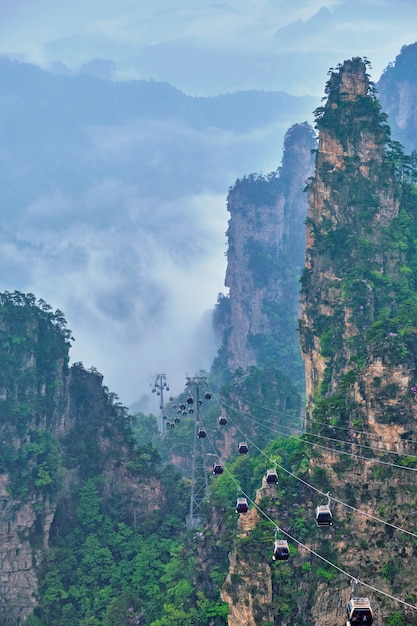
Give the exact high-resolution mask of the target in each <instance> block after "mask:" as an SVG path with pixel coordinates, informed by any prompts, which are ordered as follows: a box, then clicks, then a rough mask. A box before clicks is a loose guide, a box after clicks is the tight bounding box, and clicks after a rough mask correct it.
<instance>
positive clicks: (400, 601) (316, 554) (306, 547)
mask: <svg viewBox="0 0 417 626" xmlns="http://www.w3.org/2000/svg"><path fill="white" fill-rule="evenodd" d="M209 441H210V440H209ZM210 445H212V446H213V444H212V442H211V441H210ZM255 447H256V446H255ZM282 469H284V468H282ZM225 471H226V473H227V474H228V476H229V477H230V478H231V479H232V481H233V482H234V484H235V485H236V487H237V489H238V491H239V492H241V493H242V494H243V496H244V497H245V498H246V499H247V500H249V502H250V503H251V504H252V505H253V506H254V507H255V508H256V509H257V510H258V511H259V513H260V514H261V515H262V516H263V517H264V518H265V519H266V520H268V521H269V522H271V524H273V526H274V528H275V529H276V530H277V531H279V532H281V533H282V534H283V535H285V536H286V537H288V539H290V540H291V541H294V543H296V544H297V545H299V546H301V547H302V548H304V549H305V550H307V551H308V552H310V553H311V554H313V555H314V556H316V557H317V558H319V559H321V560H322V561H323V562H324V563H327V565H330V566H331V567H333V568H334V569H336V570H337V571H338V572H340V573H341V574H344V575H345V576H347V577H348V578H350V579H351V580H352V581H355V583H357V584H360V585H363V586H364V587H367V588H368V589H371V590H372V591H375V592H376V593H380V594H382V595H384V596H385V597H387V598H389V599H390V600H394V601H395V602H399V603H401V604H403V605H404V606H407V607H408V608H410V609H414V610H417V606H415V605H414V604H410V603H409V602H406V601H405V600H402V599H401V598H397V597H396V596H393V595H391V594H390V593H387V592H386V591H383V590H382V589H378V588H377V587H374V586H373V585H370V584H369V583H366V582H365V581H363V580H361V579H359V578H358V577H357V576H353V575H352V574H350V573H349V572H347V571H346V570H344V569H343V568H342V567H339V565H336V564H335V563H333V562H332V561H329V559H326V558H325V557H324V556H322V555H321V554H319V553H318V552H316V551H315V550H313V549H312V548H310V547H309V546H307V545H306V544H305V543H303V542H302V541H299V540H298V539H296V538H295V537H293V536H292V535H290V533H288V532H287V531H286V530H284V529H283V528H281V527H280V526H279V525H278V524H277V523H276V521H275V520H273V519H272V518H271V517H269V515H268V514H267V513H265V511H263V510H262V509H261V507H260V506H259V505H258V504H257V503H256V502H255V501H254V500H252V498H251V497H250V496H249V495H248V494H247V493H245V491H244V490H243V489H242V488H241V486H240V485H239V483H238V482H237V480H236V479H235V477H234V476H233V474H232V473H231V472H229V470H228V468H227V467H225ZM285 471H287V470H285ZM289 473H290V474H291V472H289ZM291 476H294V477H295V478H298V477H297V476H295V475H293V474H291ZM306 484H307V483H306ZM309 486H311V487H312V485H309ZM313 489H315V487H313ZM316 491H318V490H317V489H316ZM319 493H322V492H319ZM325 495H327V494H325ZM405 532H406V531H405Z"/></svg>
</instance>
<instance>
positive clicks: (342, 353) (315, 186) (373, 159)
mask: <svg viewBox="0 0 417 626" xmlns="http://www.w3.org/2000/svg"><path fill="white" fill-rule="evenodd" d="M327 91H328V99H327V103H326V105H325V106H324V107H323V108H322V109H320V110H318V111H317V112H316V113H317V125H318V128H319V130H320V133H319V147H318V152H317V159H316V172H315V176H314V179H313V181H312V183H311V185H310V188H309V192H308V196H309V211H308V216H307V246H306V247H307V253H306V267H305V270H304V276H303V293H302V314H301V323H300V327H301V340H302V350H303V355H304V361H305V366H306V384H307V399H308V402H309V403H310V404H311V403H312V402H313V400H314V394H315V392H316V391H317V390H318V389H320V387H321V386H322V385H325V386H326V390H325V391H326V392H328V391H330V392H333V391H334V390H335V386H336V385H337V383H338V382H339V381H340V378H341V376H342V374H343V372H345V371H346V369H347V367H348V364H349V363H350V360H351V358H352V356H353V355H354V354H355V353H356V349H355V347H356V345H359V344H360V339H359V337H360V336H361V335H363V331H364V330H366V329H367V328H368V327H369V325H370V324H371V323H372V322H373V321H374V320H375V316H376V315H378V313H379V311H378V310H376V307H377V309H378V305H379V304H380V302H379V300H377V301H376V300H375V291H374V288H373V286H372V285H373V283H374V281H375V277H378V276H383V275H384V274H386V273H387V272H391V271H392V270H394V264H395V261H396V259H395V258H393V257H395V256H398V254H397V253H396V252H395V251H392V250H387V249H386V247H385V246H384V243H383V238H384V228H386V227H387V226H389V224H390V223H391V221H392V220H393V218H394V217H396V216H397V214H398V210H399V203H398V198H397V197H396V195H395V186H394V180H393V177H394V175H395V173H394V170H393V167H392V164H391V162H389V161H388V159H387V156H386V143H387V141H388V139H389V130H388V128H387V126H386V124H385V123H384V116H383V115H381V113H380V109H379V105H378V102H377V100H376V99H375V97H374V95H373V92H372V89H371V85H370V83H369V77H368V75H367V72H366V65H365V63H364V62H362V60H361V59H353V60H352V61H349V62H346V63H345V64H344V65H343V66H342V67H341V68H340V69H339V71H338V72H335V73H334V74H333V75H332V77H331V79H330V80H329V83H328V85H327ZM371 274H372V276H373V278H372V277H371V276H370V275H371Z"/></svg>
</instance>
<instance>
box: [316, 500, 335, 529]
mask: <svg viewBox="0 0 417 626" xmlns="http://www.w3.org/2000/svg"><path fill="white" fill-rule="evenodd" d="M316 524H317V526H331V525H332V524H333V519H332V512H331V510H330V507H329V505H328V504H321V505H319V506H318V507H317V508H316Z"/></svg>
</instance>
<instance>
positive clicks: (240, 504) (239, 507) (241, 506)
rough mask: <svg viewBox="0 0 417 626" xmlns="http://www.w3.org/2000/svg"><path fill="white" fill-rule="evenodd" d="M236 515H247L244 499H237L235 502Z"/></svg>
mask: <svg viewBox="0 0 417 626" xmlns="http://www.w3.org/2000/svg"><path fill="white" fill-rule="evenodd" d="M235 510H236V513H247V512H248V510H249V507H248V501H247V500H246V498H238V499H237V500H236V509H235Z"/></svg>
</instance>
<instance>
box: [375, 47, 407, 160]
mask: <svg viewBox="0 0 417 626" xmlns="http://www.w3.org/2000/svg"><path fill="white" fill-rule="evenodd" d="M416 65H417V43H413V44H411V45H409V46H403V47H402V48H401V52H400V54H399V55H398V56H397V57H396V59H395V61H394V62H393V63H391V64H390V65H389V66H388V67H387V68H386V69H385V71H384V72H383V74H382V76H381V78H380V79H379V81H378V83H377V87H378V94H379V99H380V101H381V105H382V108H383V110H384V111H385V113H386V114H387V115H388V121H389V125H390V127H391V131H392V136H393V138H394V139H396V140H397V141H399V142H400V143H401V144H402V145H403V146H404V148H405V149H406V150H407V152H410V153H411V152H412V151H414V150H417V83H416Z"/></svg>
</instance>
